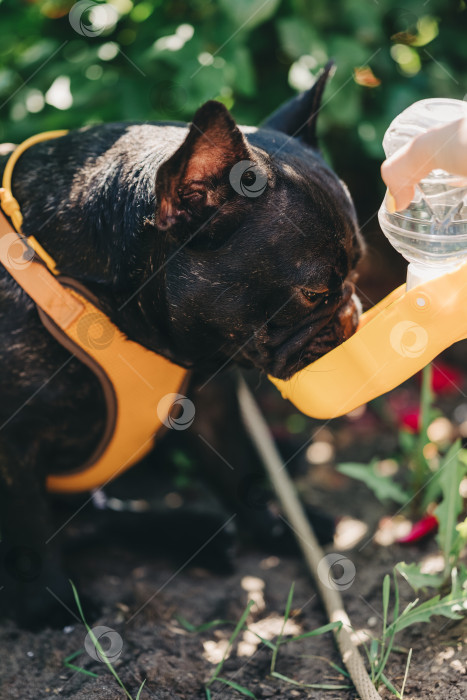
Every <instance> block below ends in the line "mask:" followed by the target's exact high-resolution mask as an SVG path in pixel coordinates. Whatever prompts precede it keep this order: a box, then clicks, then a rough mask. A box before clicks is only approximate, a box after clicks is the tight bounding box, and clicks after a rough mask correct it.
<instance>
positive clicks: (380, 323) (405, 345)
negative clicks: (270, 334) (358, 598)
mask: <svg viewBox="0 0 467 700" xmlns="http://www.w3.org/2000/svg"><path fill="white" fill-rule="evenodd" d="M462 117H467V103H465V102H462V101H461V100H450V99H430V100H421V101H420V102H416V103H415V104H413V105H411V106H410V107H409V108H408V109H406V110H405V111H404V112H402V113H401V114H400V115H399V116H398V117H396V119H395V120H394V121H393V122H392V123H391V125H390V127H389V129H388V130H387V132H386V134H385V136H384V140H383V147H384V150H385V153H386V156H390V155H392V154H393V153H395V152H396V151H397V150H398V149H399V148H401V147H402V146H403V145H404V144H405V143H407V141H409V140H411V139H412V138H413V137H414V136H416V135H417V134H420V133H423V132H424V131H427V130H428V129H430V128H432V127H434V126H438V125H442V124H446V123H448V122H451V121H455V120H457V119H460V118H462ZM379 222H380V225H381V228H382V229H383V231H384V233H385V235H386V236H387V238H388V240H389V241H390V243H391V244H392V245H393V246H394V248H396V250H398V251H399V252H400V253H401V254H402V255H403V256H404V257H405V258H406V260H407V261H408V262H409V266H408V271H407V285H402V286H401V287H399V288H398V289H395V290H394V291H393V292H392V293H391V294H389V295H388V296H387V297H386V298H385V299H383V300H382V301H381V302H379V304H377V305H376V306H374V307H373V308H372V309H370V310H369V311H367V312H366V313H365V314H363V316H362V317H361V319H360V323H359V326H358V329H357V332H356V333H355V334H354V335H353V336H352V337H351V338H349V339H348V340H347V341H345V342H344V343H342V345H340V346H339V347H337V348H335V349H334V350H331V352H329V353H327V354H326V355H324V356H323V357H321V358H320V359H319V360H317V361H316V362H314V363H313V364H311V365H309V366H308V367H305V368H304V369H302V370H300V371H299V372H297V373H296V374H295V375H294V376H293V377H292V378H291V379H289V380H287V381H282V380H278V379H275V378H273V377H271V378H270V379H271V381H272V382H273V383H274V384H275V385H276V386H277V387H278V389H279V390H280V391H281V393H282V395H283V397H284V398H287V399H289V400H290V401H291V402H292V403H293V404H295V406H297V408H298V409H299V410H301V411H302V412H303V413H305V414H307V415H309V416H313V417H315V418H334V417H336V416H340V415H343V414H344V413H348V412H349V411H351V410H353V409H354V408H357V407H358V406H361V405H362V404H364V403H366V402H367V401H370V400H371V399H374V398H375V397H377V396H380V395H381V394H384V393H386V392H387V391H389V390H391V389H393V388H394V387H396V386H398V385H399V384H401V383H402V382H403V381H405V380H406V379H408V378H409V377H411V376H412V375H413V374H415V373H416V372H418V371H419V370H420V369H422V368H423V367H424V366H425V365H427V364H428V363H429V362H430V361H431V360H432V359H433V358H435V357H436V356H437V355H438V354H439V353H440V352H442V351H443V350H445V349H446V348H447V347H449V346H450V345H452V343H454V342H456V341H457V340H461V339H463V338H467V314H466V312H465V309H466V308H467V183H466V182H465V181H464V182H462V180H461V178H460V177H459V176H456V175H455V174H450V173H446V172H444V171H442V170H433V171H432V172H431V173H429V175H428V176H427V177H426V178H424V179H423V180H422V181H421V182H420V183H419V184H418V185H417V187H416V194H415V197H414V199H413V201H412V202H411V203H410V204H409V206H408V207H407V209H405V210H404V211H401V212H394V213H392V212H390V211H389V210H388V208H387V207H386V198H385V200H384V202H383V204H382V206H381V209H380V211H379Z"/></svg>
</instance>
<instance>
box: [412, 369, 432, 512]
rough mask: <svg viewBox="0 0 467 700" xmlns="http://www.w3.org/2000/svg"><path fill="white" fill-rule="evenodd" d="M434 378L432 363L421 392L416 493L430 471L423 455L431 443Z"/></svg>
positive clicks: (423, 375) (414, 484)
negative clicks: (430, 428)
mask: <svg viewBox="0 0 467 700" xmlns="http://www.w3.org/2000/svg"><path fill="white" fill-rule="evenodd" d="M432 378H433V368H432V365H431V362H430V363H429V364H428V365H427V366H426V367H424V368H423V370H422V386H421V391H420V422H419V435H418V443H417V447H416V454H415V470H414V475H413V488H414V491H415V493H417V492H418V491H419V489H420V488H421V487H422V486H423V484H424V482H425V480H426V476H427V473H428V470H429V466H428V462H427V460H426V458H425V456H424V454H423V449H424V447H425V445H427V443H428V442H429V439H428V433H427V431H428V427H429V425H430V419H431V407H432V402H433V393H432V390H431V385H432ZM419 500H420V499H419V498H417V497H415V499H414V501H415V504H416V505H417V506H418V504H419Z"/></svg>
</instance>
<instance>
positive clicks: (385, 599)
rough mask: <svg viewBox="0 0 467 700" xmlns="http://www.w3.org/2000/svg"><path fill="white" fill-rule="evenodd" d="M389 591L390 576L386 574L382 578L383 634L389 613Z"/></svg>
mask: <svg viewBox="0 0 467 700" xmlns="http://www.w3.org/2000/svg"><path fill="white" fill-rule="evenodd" d="M390 593H391V578H390V576H389V574H386V576H385V577H384V580H383V635H384V634H386V627H387V622H388V613H389V595H390Z"/></svg>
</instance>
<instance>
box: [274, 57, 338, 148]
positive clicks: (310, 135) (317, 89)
mask: <svg viewBox="0 0 467 700" xmlns="http://www.w3.org/2000/svg"><path fill="white" fill-rule="evenodd" d="M334 71H335V66H334V61H328V63H327V64H326V65H325V67H324V68H323V70H322V71H321V73H320V74H319V75H318V77H317V79H316V80H315V82H314V84H313V85H312V87H311V88H310V89H309V90H307V91H306V92H302V93H301V95H297V97H294V98H293V99H291V100H289V102H286V103H285V104H284V105H282V107H279V109H277V110H276V111H275V112H274V113H273V114H272V115H271V116H270V117H269V118H268V119H267V120H266V122H265V123H264V124H263V127H264V128H266V129H275V130H276V131H282V132H283V133H285V134H288V135H289V136H293V137H296V138H300V139H302V140H303V141H304V142H305V143H306V144H308V145H309V146H312V147H313V148H316V147H317V139H316V122H317V119H318V114H319V111H320V109H321V100H322V97H323V92H324V88H325V87H326V83H327V81H328V79H329V78H330V77H332V75H333V74H334Z"/></svg>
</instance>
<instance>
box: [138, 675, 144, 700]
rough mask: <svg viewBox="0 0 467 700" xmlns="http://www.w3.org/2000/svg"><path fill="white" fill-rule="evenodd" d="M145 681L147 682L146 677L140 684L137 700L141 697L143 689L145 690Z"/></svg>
mask: <svg viewBox="0 0 467 700" xmlns="http://www.w3.org/2000/svg"><path fill="white" fill-rule="evenodd" d="M145 683H146V678H145V679H144V681H143V682H142V683H141V685H140V686H139V690H138V694H137V696H136V700H139V699H140V697H141V693H142V690H143V688H144V684H145Z"/></svg>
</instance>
